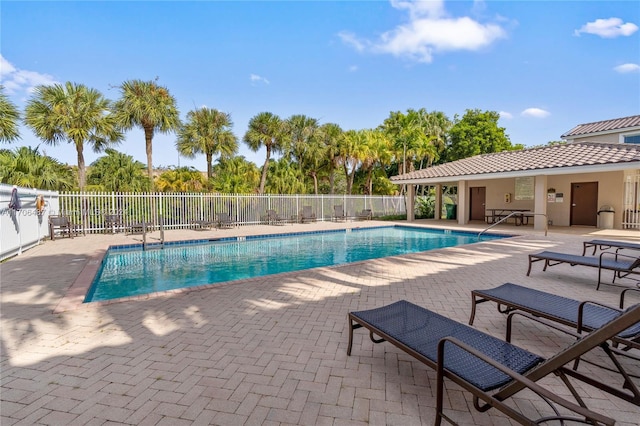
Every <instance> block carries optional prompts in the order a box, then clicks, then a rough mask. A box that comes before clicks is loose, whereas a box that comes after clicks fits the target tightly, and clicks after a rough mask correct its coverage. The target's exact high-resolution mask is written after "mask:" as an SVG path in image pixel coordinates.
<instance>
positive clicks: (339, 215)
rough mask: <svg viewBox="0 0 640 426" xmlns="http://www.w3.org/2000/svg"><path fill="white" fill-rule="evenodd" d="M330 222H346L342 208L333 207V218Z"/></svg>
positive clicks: (340, 206)
mask: <svg viewBox="0 0 640 426" xmlns="http://www.w3.org/2000/svg"><path fill="white" fill-rule="evenodd" d="M331 220H332V221H335V222H338V221H341V220H347V215H346V214H345V213H344V206H342V205H339V206H333V216H332V217H331Z"/></svg>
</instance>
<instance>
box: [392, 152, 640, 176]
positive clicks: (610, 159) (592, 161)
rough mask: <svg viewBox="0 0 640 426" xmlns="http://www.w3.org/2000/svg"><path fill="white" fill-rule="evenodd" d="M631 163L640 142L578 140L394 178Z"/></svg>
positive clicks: (639, 157) (480, 157)
mask: <svg viewBox="0 0 640 426" xmlns="http://www.w3.org/2000/svg"><path fill="white" fill-rule="evenodd" d="M630 162H638V167H639V168H640V146H639V145H633V144H606V143H599V142H577V143H566V144H557V145H549V146H543V147H539V148H530V149H524V150H518V151H503V152H497V153H492V154H481V155H476V156H474V157H469V158H464V159H462V160H457V161H452V162H450V163H445V164H440V165H437V166H433V167H429V168H426V169H421V170H415V171H413V172H410V173H407V174H404V175H398V176H393V177H392V178H391V180H392V181H396V180H419V179H420V180H422V179H435V178H447V177H452V178H453V177H457V176H469V175H489V174H494V173H506V172H518V171H529V170H549V169H559V168H567V167H581V166H597V165H605V164H620V163H630Z"/></svg>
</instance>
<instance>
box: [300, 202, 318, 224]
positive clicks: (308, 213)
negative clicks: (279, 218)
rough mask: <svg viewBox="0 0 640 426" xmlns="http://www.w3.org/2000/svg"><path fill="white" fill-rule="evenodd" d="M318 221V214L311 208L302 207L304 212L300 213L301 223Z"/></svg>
mask: <svg viewBox="0 0 640 426" xmlns="http://www.w3.org/2000/svg"><path fill="white" fill-rule="evenodd" d="M315 221H316V214H315V213H314V212H313V209H312V207H311V206H302V211H301V212H300V222H301V223H309V222H315Z"/></svg>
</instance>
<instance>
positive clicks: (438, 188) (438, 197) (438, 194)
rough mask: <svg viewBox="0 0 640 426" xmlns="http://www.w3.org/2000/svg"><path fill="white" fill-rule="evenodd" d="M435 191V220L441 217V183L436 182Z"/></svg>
mask: <svg viewBox="0 0 640 426" xmlns="http://www.w3.org/2000/svg"><path fill="white" fill-rule="evenodd" d="M435 193H436V199H435V202H434V203H433V204H434V205H433V209H434V211H433V218H434V219H436V220H440V219H442V185H440V184H436V185H435Z"/></svg>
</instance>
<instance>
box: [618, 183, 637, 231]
mask: <svg viewBox="0 0 640 426" xmlns="http://www.w3.org/2000/svg"><path fill="white" fill-rule="evenodd" d="M622 228H623V229H640V175H633V176H627V177H626V180H625V183H624V213H623V216H622Z"/></svg>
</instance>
